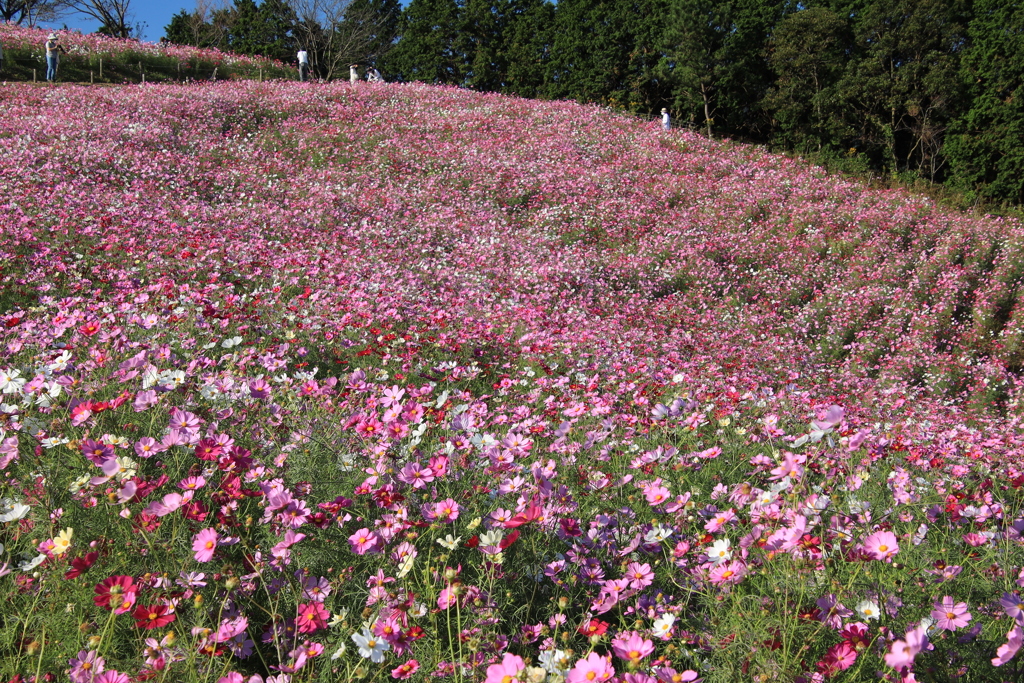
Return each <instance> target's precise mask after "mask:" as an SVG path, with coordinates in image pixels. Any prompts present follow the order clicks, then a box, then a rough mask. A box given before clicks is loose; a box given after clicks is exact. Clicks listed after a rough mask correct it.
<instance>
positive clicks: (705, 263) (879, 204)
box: [0, 81, 1024, 683]
mask: <svg viewBox="0 0 1024 683" xmlns="http://www.w3.org/2000/svg"><path fill="white" fill-rule="evenodd" d="M0 107H2V108H3V110H4V111H5V115H4V116H3V117H0V140H2V146H0V209H2V210H0V287H2V289H0V323H2V324H0V419H2V421H0V471H2V472H3V473H4V475H5V476H4V478H3V479H2V480H0V545H2V546H3V548H0V587H2V589H3V590H5V591H6V593H5V594H7V595H9V596H10V598H9V606H8V608H7V609H5V610H3V611H2V612H0V675H2V676H6V677H8V678H9V677H13V676H15V675H21V676H23V677H25V678H27V677H28V676H31V675H37V674H38V675H40V676H41V675H42V674H44V673H51V674H53V675H55V676H60V675H63V673H62V672H63V671H65V670H68V671H70V672H71V677H72V680H74V681H95V680H101V679H100V678H99V677H97V676H95V673H96V668H97V667H98V666H104V667H106V669H107V670H109V671H114V672H115V673H110V674H106V678H103V679H102V681H103V683H107V682H108V681H109V680H117V681H120V680H127V677H128V676H131V677H134V678H137V679H138V678H143V679H150V678H157V679H161V680H181V681H190V682H191V681H218V682H219V683H237V682H238V681H243V680H245V681H253V680H262V681H264V682H265V681H267V680H273V681H275V683H282V682H286V681H289V680H303V679H305V680H317V681H350V680H354V679H357V678H359V679H363V678H365V679H367V680H387V679H388V678H395V679H404V678H409V679H412V680H428V679H429V680H434V678H435V676H439V677H444V678H448V679H452V680H461V681H480V680H484V681H488V683H495V682H496V681H500V680H505V677H506V676H509V677H511V679H512V680H526V679H529V680H538V681H541V680H547V681H551V683H556V682H558V681H564V680H568V681H577V680H605V681H608V680H612V679H613V678H614V679H616V680H623V681H630V682H631V683H636V682H642V683H650V681H654V680H683V681H688V680H694V679H696V678H698V677H702V678H704V680H706V681H735V680H746V679H747V678H754V679H756V680H771V679H773V678H775V679H778V680H799V679H802V680H821V679H823V678H827V679H835V680H849V681H858V680H864V679H866V678H867V677H873V676H874V675H875V672H877V671H883V672H884V673H885V674H886V675H888V676H890V677H891V678H892V679H893V680H896V679H898V678H900V677H902V678H904V680H906V677H907V676H908V675H909V674H911V673H914V674H916V675H917V676H919V677H920V678H921V679H924V677H925V676H926V675H927V676H931V677H932V678H934V679H935V680H948V679H952V678H954V677H955V678H957V679H958V680H962V681H989V680H997V679H998V680H1001V679H1002V678H1006V679H1008V680H1012V679H1014V678H1015V677H1016V676H1017V675H1019V674H1020V670H1019V664H1018V662H1017V660H1016V659H1015V658H1014V655H1015V654H1016V649H1015V647H1016V646H1015V643H1019V642H1020V640H1021V638H1024V624H1022V621H1021V616H1020V609H1019V597H1018V596H1017V591H1018V589H1019V582H1021V581H1024V578H1021V577H1022V576H1024V547H1022V543H1021V538H1022V531H1021V530H1022V529H1024V513H1022V512H1021V504H1020V503H1021V497H1020V487H1021V486H1022V485H1024V467H1022V465H1021V453H1022V442H1021V438H1020V436H1019V435H1020V410H1021V404H1020V401H1021V387H1020V382H1019V373H1020V371H1021V365H1022V363H1024V356H1022V353H1024V351H1022V349H1021V343H1022V340H1021V331H1022V324H1024V319H1022V317H1021V316H1022V315H1024V314H1022V313H1021V311H1022V310H1024V309H1022V308H1021V306H1022V304H1021V295H1022V292H1021V276H1022V270H1021V268H1022V266H1021V254H1020V241H1021V237H1022V229H1021V225H1020V224H1019V223H1016V222H1013V221H1006V220H993V219H984V218H976V217H967V216H963V215H959V214H953V213H948V212H945V211H943V210H940V209H938V208H936V207H935V206H934V205H932V204H930V203H929V202H928V201H926V200H923V199H920V198H916V197H911V196H908V195H907V194H905V193H902V192H898V191H884V192H880V191H870V190H867V189H866V188H865V187H864V186H862V185H858V184H856V183H852V182H849V181H845V180H842V179H837V178H835V177H831V176H828V175H827V174H825V173H823V172H821V171H820V170H817V169H815V168H812V167H808V166H806V165H804V164H799V163H796V162H793V161H790V160H787V159H785V158H781V157H777V156H772V155H769V154H767V153H765V152H764V151H763V150H761V149H758V148H753V147H744V146H737V145H732V144H727V143H718V142H714V141H709V140H707V139H705V138H702V137H699V136H696V135H691V134H689V133H686V132H683V131H671V132H663V131H661V130H660V127H659V126H657V124H654V123H651V124H647V123H641V122H638V121H636V120H635V119H633V118H631V117H626V116H621V115H618V114H616V113H613V112H609V111H607V110H603V109H599V108H596V107H581V106H578V105H575V104H570V103H562V102H531V101H524V100H517V99H512V98H505V97H499V96H494V95H483V94H479V93H473V92H469V91H462V90H454V89H444V88H431V87H425V86H401V85H395V84H366V83H360V84H356V85H350V84H347V83H339V84H329V85H323V84H299V83H263V84H260V83H255V82H251V81H250V82H244V83H202V84H194V85H189V86H186V87H181V86H170V85H153V86H151V87H146V88H135V87H133V88H89V87H79V86H71V85H69V86H66V87H60V88H40V87H36V86H32V85H31V84H24V83H22V84H6V85H3V86H0ZM1008 631H1009V632H1008ZM371 641H373V644H372V645H371V644H370V643H371ZM929 646H931V647H929ZM86 664H88V665H89V666H88V667H86V666H85V665H86ZM528 667H529V668H528ZM1014 667H1018V668H1014ZM90 672H92V673H90ZM588 673H593V677H592V678H591V679H588V678H587V675H588ZM119 676H123V678H119ZM256 676H258V677H259V678H258V679H257V678H253V677H256Z"/></svg>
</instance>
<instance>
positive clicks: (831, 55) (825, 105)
mask: <svg viewBox="0 0 1024 683" xmlns="http://www.w3.org/2000/svg"><path fill="white" fill-rule="evenodd" d="M853 48H854V40H853V31H852V30H851V28H850V25H849V21H848V20H847V19H845V18H843V17H841V16H839V15H838V14H836V13H835V12H833V11H831V10H829V9H826V8H824V7H812V8H809V9H806V10H802V11H799V12H795V13H793V14H790V15H789V16H787V17H786V18H785V19H783V20H782V21H781V22H779V25H778V27H777V28H776V29H775V32H774V35H773V37H772V40H771V43H770V45H769V58H768V59H769V63H770V64H771V67H772V70H773V71H774V73H775V76H776V83H775V87H774V89H773V90H772V91H771V92H770V93H769V94H768V95H767V97H766V98H765V102H764V104H765V108H766V110H767V111H768V112H769V113H770V114H772V115H773V116H774V117H775V122H776V126H777V128H778V131H779V134H778V136H777V138H778V140H779V141H780V142H782V143H783V144H784V145H786V146H788V147H790V148H791V149H799V150H801V151H811V150H814V151H818V152H820V151H822V150H823V148H826V147H836V146H839V145H841V144H842V141H843V140H844V139H845V138H847V137H849V135H847V131H846V130H845V123H844V121H843V116H842V109H843V102H842V99H841V97H840V96H839V92H838V90H837V88H836V85H837V84H838V83H839V81H840V80H841V78H842V76H843V73H844V70H845V68H846V65H847V63H848V62H849V61H850V58H851V57H852V54H853Z"/></svg>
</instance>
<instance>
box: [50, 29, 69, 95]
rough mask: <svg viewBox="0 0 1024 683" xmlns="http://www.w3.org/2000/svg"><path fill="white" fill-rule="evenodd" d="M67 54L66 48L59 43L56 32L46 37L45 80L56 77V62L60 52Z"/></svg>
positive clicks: (51, 79) (58, 59) (51, 80)
mask: <svg viewBox="0 0 1024 683" xmlns="http://www.w3.org/2000/svg"><path fill="white" fill-rule="evenodd" d="M61 52H63V53H64V54H67V52H68V51H67V50H65V49H64V46H63V45H61V44H60V42H59V41H58V39H57V34H56V33H51V34H50V35H48V36H47V37H46V80H48V81H50V82H51V83H52V82H53V79H55V78H57V63H58V62H59V61H60V53H61Z"/></svg>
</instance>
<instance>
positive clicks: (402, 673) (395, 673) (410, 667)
mask: <svg viewBox="0 0 1024 683" xmlns="http://www.w3.org/2000/svg"><path fill="white" fill-rule="evenodd" d="M495 666H497V665H495ZM419 669H420V663H419V662H418V661H416V660H415V659H410V660H409V661H407V662H406V663H405V664H402V665H401V666H399V667H395V668H394V669H392V670H391V677H392V678H397V679H400V680H401V679H405V678H410V677H411V676H412V675H413V674H414V673H416V672H417V671H419Z"/></svg>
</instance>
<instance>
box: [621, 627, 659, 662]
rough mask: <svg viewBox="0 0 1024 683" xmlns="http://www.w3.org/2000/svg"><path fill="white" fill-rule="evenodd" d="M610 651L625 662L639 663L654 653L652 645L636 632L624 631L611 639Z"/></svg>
mask: <svg viewBox="0 0 1024 683" xmlns="http://www.w3.org/2000/svg"><path fill="white" fill-rule="evenodd" d="M612 651H613V652H614V653H615V655H616V656H617V657H619V658H620V659H624V660H626V661H627V662H639V661H640V660H641V659H643V658H644V657H646V656H647V655H649V654H651V653H652V652H654V643H652V642H651V641H649V640H647V639H646V638H644V637H643V636H641V635H640V634H639V633H637V632H636V631H626V632H625V633H620V634H619V635H617V636H615V638H613V639H612Z"/></svg>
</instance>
